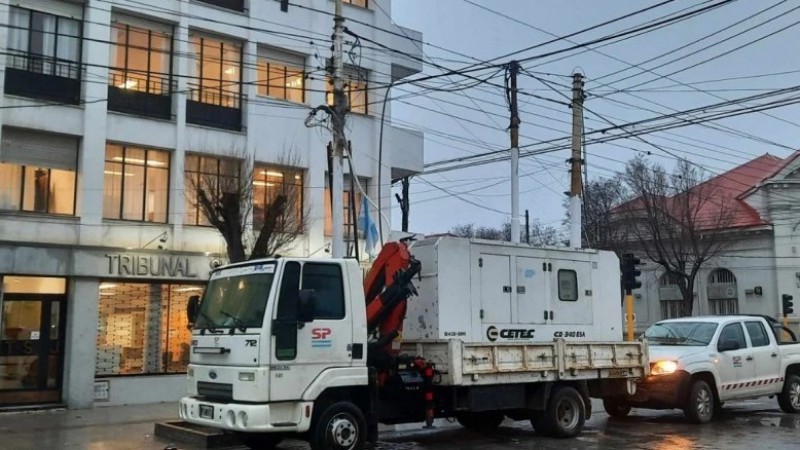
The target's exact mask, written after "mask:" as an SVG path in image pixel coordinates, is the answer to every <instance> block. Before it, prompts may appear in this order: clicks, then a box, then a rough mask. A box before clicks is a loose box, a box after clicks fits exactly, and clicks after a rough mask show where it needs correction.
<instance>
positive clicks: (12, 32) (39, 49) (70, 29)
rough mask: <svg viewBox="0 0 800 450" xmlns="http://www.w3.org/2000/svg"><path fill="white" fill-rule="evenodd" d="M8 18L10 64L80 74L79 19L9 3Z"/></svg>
mask: <svg viewBox="0 0 800 450" xmlns="http://www.w3.org/2000/svg"><path fill="white" fill-rule="evenodd" d="M9 22H10V26H9V32H8V65H9V66H10V67H13V68H15V69H20V70H27V71H29V72H36V73H41V74H47V75H54V76H57V77H64V78H75V79H77V78H80V61H81V58H80V48H81V45H80V36H81V22H80V21H78V20H74V19H69V18H66V17H60V16H54V15H52V14H46V13H43V12H39V11H31V10H28V9H22V8H17V7H14V6H12V7H11V9H10V17H9Z"/></svg>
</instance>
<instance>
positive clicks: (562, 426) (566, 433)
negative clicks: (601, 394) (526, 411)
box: [531, 386, 586, 438]
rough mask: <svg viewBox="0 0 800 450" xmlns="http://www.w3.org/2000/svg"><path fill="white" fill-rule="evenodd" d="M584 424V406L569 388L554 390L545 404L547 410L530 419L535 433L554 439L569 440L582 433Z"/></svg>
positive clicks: (581, 400) (575, 391) (579, 397)
mask: <svg viewBox="0 0 800 450" xmlns="http://www.w3.org/2000/svg"><path fill="white" fill-rule="evenodd" d="M584 422H586V404H585V403H584V402H583V397H581V394H580V393H579V392H578V391H577V390H575V388H573V387H570V386H561V387H559V388H555V389H554V391H553V393H552V394H551V395H550V400H549V401H548V402H547V409H545V410H544V411H541V412H538V411H537V412H536V414H535V415H533V416H532V417H531V425H533V428H534V429H535V430H536V432H537V433H539V434H542V435H544V436H550V437H556V438H571V437H575V436H577V435H579V434H580V433H581V431H583V424H584Z"/></svg>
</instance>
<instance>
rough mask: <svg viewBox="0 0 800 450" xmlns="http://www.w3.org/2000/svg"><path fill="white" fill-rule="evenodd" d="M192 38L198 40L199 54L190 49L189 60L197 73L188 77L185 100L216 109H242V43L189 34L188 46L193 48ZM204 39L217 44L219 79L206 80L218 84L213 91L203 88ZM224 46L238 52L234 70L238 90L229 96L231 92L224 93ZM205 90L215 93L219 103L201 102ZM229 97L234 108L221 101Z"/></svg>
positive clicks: (201, 34) (194, 33)
mask: <svg viewBox="0 0 800 450" xmlns="http://www.w3.org/2000/svg"><path fill="white" fill-rule="evenodd" d="M194 38H197V39H199V41H198V42H197V44H198V45H199V53H195V49H194V48H190V56H189V60H190V61H191V63H192V64H197V66H196V67H197V70H198V73H194V74H192V75H190V76H189V77H188V78H189V79H188V86H187V88H188V91H189V92H188V94H187V98H188V99H189V100H191V101H194V102H197V103H201V104H204V105H212V106H217V107H220V108H230V109H237V110H241V109H242V100H243V98H244V91H243V89H244V78H243V76H244V73H243V72H244V70H243V68H244V43H243V42H242V41H239V40H236V39H229V38H225V37H220V36H214V35H208V34H204V33H197V32H190V33H189V45H190V47H193V46H194V45H195V42H194ZM206 39H210V40H212V41H214V42H216V43H217V44H219V59H218V60H217V61H218V63H219V77H218V78H214V79H211V78H208V80H213V81H216V82H218V83H219V87H218V88H214V89H212V88H205V87H204V80H207V79H206V78H204V77H203V62H204V61H206V59H205V56H206V55H205V48H206V44H205V41H206ZM226 46H231V47H233V48H234V49H237V50H238V52H239V61H238V65H237V66H236V69H237V71H238V72H239V77H238V80H237V81H236V83H237V84H238V86H239V89H238V91H236V93H235V94H231V92H233V91H226V90H225V71H224V67H225V61H227V60H226V59H225V52H226ZM192 70H194V69H192ZM207 90H208V91H211V92H215V91H217V92H216V95H218V96H219V101H217V102H208V101H204V100H203V99H204V95H203V92H204V91H207ZM195 93H196V95H195ZM229 95H233V97H234V98H233V104H234V106H227V105H224V104H223V103H224V101H223V100H224V99H225V97H226V96H229Z"/></svg>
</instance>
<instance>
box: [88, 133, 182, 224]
mask: <svg viewBox="0 0 800 450" xmlns="http://www.w3.org/2000/svg"><path fill="white" fill-rule="evenodd" d="M104 174H105V187H104V191H105V192H104V196H103V217H104V218H106V219H122V220H138V221H143V222H160V223H166V221H167V200H168V198H169V153H168V152H165V151H161V150H149V149H145V148H141V147H132V146H124V145H118V144H107V145H106V164H105V170H104Z"/></svg>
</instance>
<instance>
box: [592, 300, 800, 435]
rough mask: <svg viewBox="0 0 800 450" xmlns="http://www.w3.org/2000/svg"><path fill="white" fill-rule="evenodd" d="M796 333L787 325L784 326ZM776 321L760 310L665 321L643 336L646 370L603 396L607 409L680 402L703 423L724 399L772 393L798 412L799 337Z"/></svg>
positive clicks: (619, 411) (617, 411)
mask: <svg viewBox="0 0 800 450" xmlns="http://www.w3.org/2000/svg"><path fill="white" fill-rule="evenodd" d="M786 331H787V332H788V333H789V334H791V336H792V338H793V339H794V335H793V334H792V333H791V331H790V330H786ZM782 332H783V330H782V327H781V326H780V325H779V324H778V323H777V322H776V321H775V320H774V319H771V318H768V317H765V316H738V315H734V316H709V317H689V318H683V319H670V320H663V321H661V322H657V323H655V324H653V325H652V326H651V327H650V328H648V329H647V330H646V331H645V333H644V336H645V337H646V338H647V341H648V343H649V347H650V366H651V368H650V375H649V376H648V377H646V378H644V379H642V380H640V382H639V385H638V389H637V391H636V394H635V395H624V396H619V397H614V396H610V397H607V398H604V399H603V404H604V406H605V409H606V411H607V412H608V413H609V414H610V415H611V416H616V417H621V416H625V415H627V414H628V413H629V412H630V409H631V407H636V408H650V409H674V408H677V409H682V410H683V411H684V414H685V415H686V417H687V418H688V419H689V420H691V421H692V422H695V423H706V422H709V421H710V420H711V419H712V418H713V416H714V414H715V412H717V411H719V409H720V408H721V407H722V405H723V403H724V402H726V401H730V400H744V399H752V398H758V397H765V396H769V397H770V398H772V397H777V398H778V404H779V406H780V408H781V409H782V410H783V411H784V412H787V413H798V412H800V344H798V343H790V342H786V343H785V342H781V341H782V340H781V339H780V336H781V333H782Z"/></svg>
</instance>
